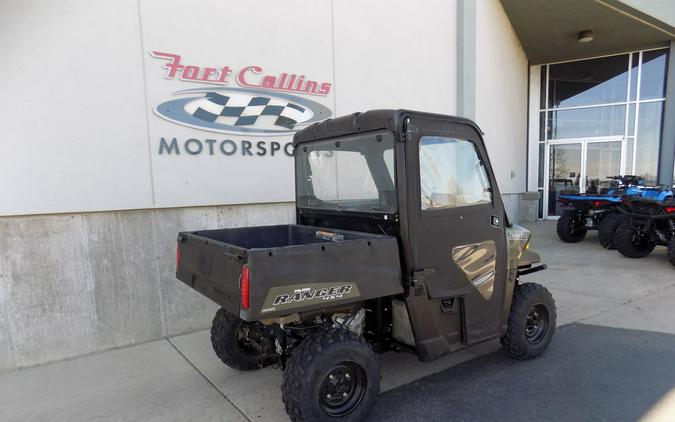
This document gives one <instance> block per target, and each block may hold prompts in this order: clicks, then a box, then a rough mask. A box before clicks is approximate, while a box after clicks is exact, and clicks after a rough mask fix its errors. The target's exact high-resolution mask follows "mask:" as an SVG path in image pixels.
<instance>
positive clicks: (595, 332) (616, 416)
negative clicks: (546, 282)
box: [370, 324, 675, 422]
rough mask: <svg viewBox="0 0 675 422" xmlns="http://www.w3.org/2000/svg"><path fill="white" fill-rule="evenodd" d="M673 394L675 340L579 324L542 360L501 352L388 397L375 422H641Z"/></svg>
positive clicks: (560, 335) (562, 330)
mask: <svg viewBox="0 0 675 422" xmlns="http://www.w3.org/2000/svg"><path fill="white" fill-rule="evenodd" d="M674 388H675V335H672V334H662V333H655V332H650V331H640V330H625V329H618V328H607V327H600V326H594V325H585V324H573V325H567V326H564V327H559V328H558V330H557V332H556V335H555V337H554V339H553V343H552V344H551V347H550V348H549V350H548V351H547V353H546V354H545V355H544V356H542V357H540V358H539V359H536V360H533V361H528V362H520V361H515V360H512V359H510V358H509V357H508V356H507V355H506V354H505V353H504V352H502V351H497V352H494V353H491V354H489V355H487V356H484V357H481V358H478V359H475V360H472V361H469V362H466V363H463V364H460V365H458V366H455V367H453V368H449V369H446V370H444V371H442V372H439V373H437V374H434V375H431V376H429V377H426V378H423V379H421V380H418V381H415V382H412V383H410V384H406V385H404V386H402V387H399V388H397V389H394V390H391V391H389V392H387V393H384V394H382V395H381V396H380V399H379V401H378V403H377V405H376V407H375V409H374V410H373V413H372V414H371V418H370V420H373V421H385V420H386V421H392V420H396V421H399V420H401V421H402V420H405V421H413V420H419V421H441V420H442V421H497V420H498V421H501V422H504V421H526V420H530V421H537V420H545V421H552V422H555V421H561V422H562V421H565V422H567V421H593V422H597V421H636V420H638V419H640V418H641V417H643V416H644V415H645V414H647V412H649V411H650V409H651V408H652V407H653V406H654V405H655V403H657V402H659V400H661V399H662V398H663V397H664V396H666V395H667V394H668V393H669V392H671V390H673V389H674ZM672 418H673V419H664V420H675V415H672Z"/></svg>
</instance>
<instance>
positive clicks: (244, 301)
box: [239, 265, 250, 309]
mask: <svg viewBox="0 0 675 422" xmlns="http://www.w3.org/2000/svg"><path fill="white" fill-rule="evenodd" d="M248 277H249V274H248V265H244V266H243V267H241V281H240V283H239V290H240V291H241V307H242V309H248V307H249V306H250V303H249V293H248V292H249V280H248Z"/></svg>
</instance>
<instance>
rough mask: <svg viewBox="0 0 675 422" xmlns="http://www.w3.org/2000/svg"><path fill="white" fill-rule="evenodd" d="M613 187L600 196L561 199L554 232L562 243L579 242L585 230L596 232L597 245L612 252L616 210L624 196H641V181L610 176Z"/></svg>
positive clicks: (599, 194) (586, 195)
mask: <svg viewBox="0 0 675 422" xmlns="http://www.w3.org/2000/svg"><path fill="white" fill-rule="evenodd" d="M608 179H612V181H613V186H611V187H610V188H609V189H607V191H605V192H602V193H580V194H574V195H573V194H568V195H560V196H559V202H560V203H561V204H562V205H563V206H564V207H565V210H564V211H563V213H562V215H561V216H560V218H559V219H558V222H557V225H556V232H557V233H558V237H559V238H560V240H562V241H563V242H567V243H577V242H581V241H582V240H583V239H584V237H585V236H586V233H587V232H588V230H598V238H599V240H600V244H601V245H602V246H604V247H605V248H610V249H611V248H613V241H614V232H615V231H616V228H617V227H618V226H619V224H620V223H621V216H622V215H621V214H619V213H618V212H617V207H618V206H620V205H621V200H622V199H623V197H625V196H635V195H641V194H642V193H643V192H645V191H644V190H643V188H642V185H643V180H642V178H641V177H639V176H628V175H626V176H611V177H609V178H608Z"/></svg>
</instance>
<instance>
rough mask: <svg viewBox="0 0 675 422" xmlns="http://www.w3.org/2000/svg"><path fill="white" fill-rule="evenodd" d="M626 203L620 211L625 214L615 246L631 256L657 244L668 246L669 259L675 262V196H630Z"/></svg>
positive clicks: (648, 251) (616, 235)
mask: <svg viewBox="0 0 675 422" xmlns="http://www.w3.org/2000/svg"><path fill="white" fill-rule="evenodd" d="M624 205H625V206H624V207H622V208H620V211H621V212H622V213H623V214H624V215H625V216H626V218H624V220H623V221H622V223H621V225H620V226H619V228H618V229H617V230H616V234H615V237H614V244H615V245H616V249H617V250H618V251H619V252H621V254H622V255H624V256H627V257H629V258H642V257H645V256H647V255H649V254H650V253H651V251H653V250H654V248H655V247H656V246H657V245H664V246H668V254H669V257H670V261H671V263H673V265H675V252H674V251H673V250H674V249H675V247H674V246H673V241H675V199H673V198H672V196H671V197H670V198H668V199H666V200H663V201H658V200H653V199H647V198H627V199H626V200H624Z"/></svg>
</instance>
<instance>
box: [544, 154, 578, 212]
mask: <svg viewBox="0 0 675 422" xmlns="http://www.w3.org/2000/svg"><path fill="white" fill-rule="evenodd" d="M582 145H583V144H582V143H581V142H579V143H565V144H552V145H549V154H548V162H549V171H548V175H549V177H548V216H549V217H550V216H555V215H560V213H561V211H560V203H559V202H558V196H559V195H562V194H575V193H580V192H581V187H580V186H579V181H580V180H581V149H582Z"/></svg>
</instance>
